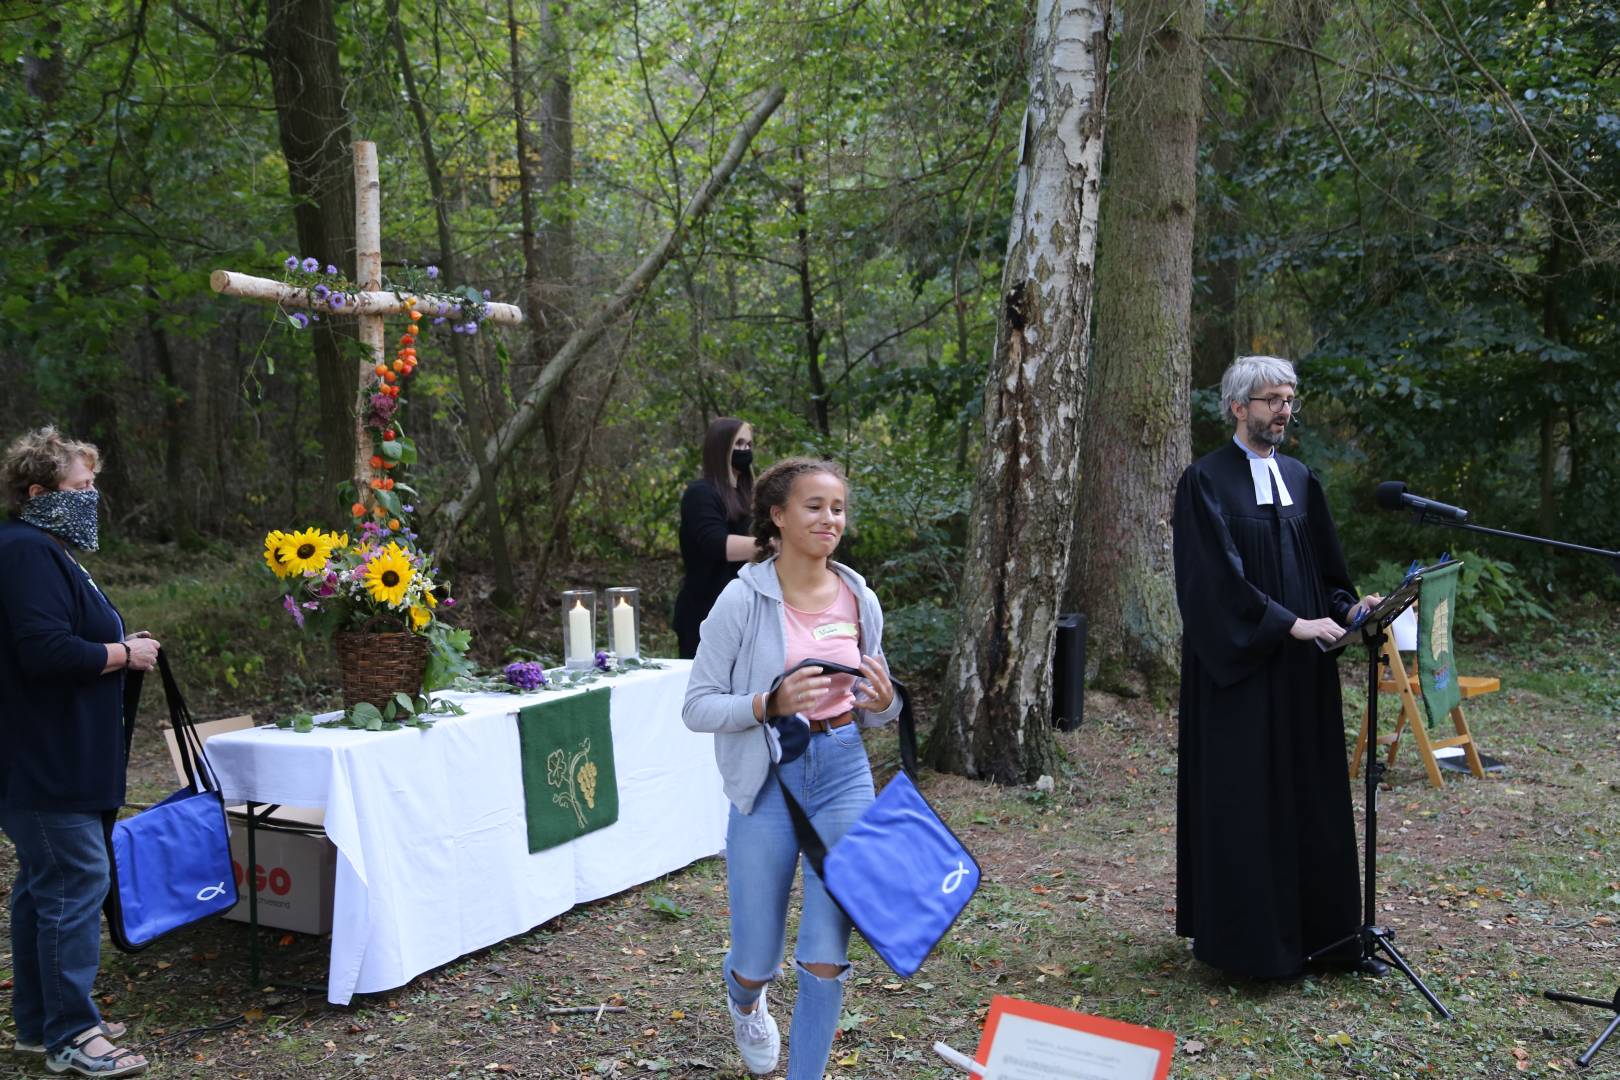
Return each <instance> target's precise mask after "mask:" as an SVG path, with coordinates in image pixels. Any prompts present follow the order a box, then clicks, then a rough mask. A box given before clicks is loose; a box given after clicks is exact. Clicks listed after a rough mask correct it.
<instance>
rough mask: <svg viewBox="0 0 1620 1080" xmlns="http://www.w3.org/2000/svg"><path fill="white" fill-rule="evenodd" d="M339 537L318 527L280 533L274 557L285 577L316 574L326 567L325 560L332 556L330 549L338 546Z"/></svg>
mask: <svg viewBox="0 0 1620 1080" xmlns="http://www.w3.org/2000/svg"><path fill="white" fill-rule="evenodd" d="M339 539H340V538H339V537H338V536H336V535H334V534H332V533H323V532H321V531H320V530H319V529H305V530H304V531H303V532H296V533H282V534H281V536H280V540H279V542H278V543H277V545H276V558H277V559H278V560H280V562H281V564H282V566H283V567H285V568H286V575H285V576H287V577H291V576H292V575H294V574H303V575H305V576H306V577H307V576H309V575H310V574H318V573H320V572H321V571H322V570H325V569H326V560H328V559H330V558H331V557H332V549H333V548H335V547H337V546H338V540H339ZM343 539H346V538H343ZM267 558H268V556H267ZM272 569H274V567H272Z"/></svg>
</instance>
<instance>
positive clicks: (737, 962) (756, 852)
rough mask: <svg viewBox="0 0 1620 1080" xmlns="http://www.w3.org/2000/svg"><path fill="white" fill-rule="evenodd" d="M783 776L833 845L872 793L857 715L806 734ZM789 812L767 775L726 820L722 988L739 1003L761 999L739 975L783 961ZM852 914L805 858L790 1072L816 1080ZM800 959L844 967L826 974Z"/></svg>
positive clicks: (790, 869)
mask: <svg viewBox="0 0 1620 1080" xmlns="http://www.w3.org/2000/svg"><path fill="white" fill-rule="evenodd" d="M778 768H779V770H780V772H781V775H782V780H783V782H784V783H786V784H787V786H788V790H790V791H792V792H793V797H794V798H795V799H797V800H798V802H799V805H800V806H802V807H804V810H805V812H806V813H807V814H808V815H809V816H810V821H811V824H813V825H814V826H815V828H816V832H817V833H818V834H819V835H820V836H821V838H822V840H823V841H824V842H825V843H826V844H827V846H828V847H829V848H830V847H832V845H833V844H835V843H837V842H838V840H839V839H840V838H841V837H842V836H843V835H844V833H845V832H846V831H847V830H848V829H849V827H850V826H851V825H853V824H854V823H855V820H856V819H857V818H859V817H860V816H861V812H862V811H863V810H865V809H866V807H867V806H868V805H869V804H870V803H871V802H872V798H873V793H872V769H871V766H870V765H868V764H867V761H866V747H865V746H864V745H863V744H862V742H861V734H860V728H859V727H858V726H857V725H855V724H847V725H845V726H844V727H840V728H834V729H833V730H831V731H828V732H823V733H821V734H815V735H811V736H810V745H809V748H808V749H806V750H805V752H804V753H803V754H802V755H801V756H800V757H798V758H797V759H795V760H793V761H790V762H788V763H787V764H786V765H781V766H778ZM800 861H801V860H800V857H799V841H798V837H797V836H795V835H794V832H793V819H792V818H790V817H789V816H788V809H787V803H786V802H785V801H783V799H782V792H781V789H780V788H778V787H777V784H776V780H775V779H774V778H769V777H768V778H767V779H766V781H765V786H764V787H763V788H761V789H760V792H759V797H758V798H757V799H755V800H754V811H753V813H751V814H744V813H741V812H740V811H738V809H737V808H736V807H735V806H733V807H732V808H731V819H730V822H729V823H728V825H727V828H726V887H727V890H728V892H729V894H730V900H731V951H730V952H729V953H727V954H726V961H725V980H726V990H727V992H728V993H729V994H730V995H731V1000H733V1001H735V1002H736V1003H737V1004H738V1006H742V1007H746V1006H748V1005H750V1004H752V1003H753V1002H755V1001H757V1000H759V996H760V993H761V991H760V990H758V989H750V988H749V987H746V986H743V985H742V984H741V983H739V982H738V981H737V976H738V975H741V976H742V977H743V978H745V979H750V980H753V981H755V982H760V981H765V980H773V979H775V978H776V976H777V975H778V974H780V972H781V969H782V952H783V949H784V947H785V946H786V943H787V909H788V895H789V893H791V892H792V889H793V876H794V873H795V872H796V870H797V869H798V864H799V862H800ZM850 929H851V928H850V923H849V919H848V918H846V917H845V915H844V913H843V911H842V910H840V909H839V907H838V905H837V904H836V903H834V902H833V899H832V897H831V896H829V895H828V894H827V890H826V888H825V887H824V886H823V885H822V883H821V879H820V878H819V877H817V876H816V873H815V871H813V870H811V869H810V864H809V863H808V862H806V863H805V864H804V911H803V913H802V914H801V915H800V917H799V940H798V943H797V945H796V946H795V948H794V959H795V960H796V961H797V964H796V967H797V971H798V991H799V992H798V1000H797V1002H796V1003H795V1005H794V1009H793V1027H792V1029H791V1031H790V1033H789V1035H788V1071H787V1078H788V1080H821V1077H822V1074H823V1072H824V1071H825V1069H826V1067H827V1056H828V1053H829V1052H830V1051H831V1049H832V1040H833V1033H834V1032H835V1031H836V1030H837V1028H838V1015H839V1012H840V1011H841V1010H842V1008H843V1003H844V982H845V981H846V980H847V979H848V978H849V932H850ZM806 964H832V965H836V966H839V967H841V968H842V971H841V972H840V974H839V975H838V977H836V978H832V979H824V978H821V977H820V976H818V975H815V974H813V973H812V972H810V971H807V970H805V965H806Z"/></svg>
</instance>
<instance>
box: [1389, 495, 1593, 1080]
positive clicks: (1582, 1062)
mask: <svg viewBox="0 0 1620 1080" xmlns="http://www.w3.org/2000/svg"><path fill="white" fill-rule="evenodd" d="M1412 521H1413V522H1414V523H1415V524H1418V525H1444V526H1445V527H1446V528H1448V529H1461V530H1463V531H1464V532H1477V533H1484V534H1485V535H1487V536H1502V537H1506V538H1507V539H1509V540H1522V541H1524V542H1525V543H1530V544H1541V545H1542V546H1544V547H1550V548H1555V549H1557V550H1559V551H1575V552H1579V553H1581V554H1583V555H1596V556H1598V557H1599V558H1602V559H1607V560H1609V566H1610V568H1611V569H1613V570H1614V572H1615V573H1617V574H1620V551H1608V550H1605V549H1604V548H1595V547H1587V546H1586V545H1584V544H1571V543H1567V542H1565V541H1563V540H1550V539H1548V538H1547V537H1544V536H1527V535H1525V534H1524V533H1516V532H1508V531H1507V530H1506V529H1490V528H1486V527H1485V526H1483V525H1469V524H1467V523H1466V522H1462V521H1456V520H1453V519H1450V518H1447V517H1444V516H1442V515H1437V514H1432V513H1428V512H1426V511H1423V510H1417V511H1414V512H1413V514H1412ZM1369 745H1372V744H1369ZM1375 756H1376V755H1375ZM1370 760H1371V758H1369V761H1370ZM1369 775H1370V770H1369ZM1542 997H1545V998H1546V999H1547V1000H1548V1001H1566V1002H1569V1003H1570V1004H1572V1005H1588V1006H1591V1007H1592V1008H1594V1009H1608V1010H1609V1011H1611V1012H1613V1013H1614V1018H1613V1019H1612V1020H1610V1021H1609V1026H1608V1027H1606V1028H1604V1029H1603V1034H1601V1035H1599V1036H1598V1037H1597V1038H1596V1039H1595V1040H1594V1041H1593V1042H1592V1045H1590V1046H1588V1047H1587V1048H1586V1051H1585V1053H1583V1054H1581V1056H1580V1057H1578V1058H1576V1059H1575V1064H1577V1065H1579V1066H1580V1067H1581V1068H1583V1069H1584V1068H1586V1067H1587V1066H1588V1065H1590V1064H1592V1059H1593V1058H1595V1057H1596V1056H1597V1052H1598V1051H1599V1050H1601V1049H1603V1044H1604V1043H1606V1042H1608V1041H1609V1036H1611V1035H1613V1034H1614V1033H1615V1032H1616V1031H1620V987H1617V988H1616V989H1615V992H1614V997H1613V998H1612V999H1610V1000H1609V1001H1603V1000H1601V999H1599V998H1589V997H1582V996H1581V995H1579V994H1566V993H1564V992H1563V991H1561V990H1544V991H1542Z"/></svg>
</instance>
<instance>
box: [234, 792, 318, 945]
mask: <svg viewBox="0 0 1620 1080" xmlns="http://www.w3.org/2000/svg"><path fill="white" fill-rule="evenodd" d="M254 833H255V835H254V838H253V846H254V854H255V855H257V856H258V858H257V864H256V865H255V866H254V868H253V874H252V880H251V881H249V875H248V873H247V865H248V857H247V841H248V837H247V822H246V820H245V819H244V817H243V816H242V815H237V814H232V815H231V868H232V869H233V870H234V871H235V872H236V888H237V892H238V893H239V894H240V895H241V897H242V898H241V899H240V900H239V901H237V904H236V906H235V907H233V908H231V910H230V911H227V912H226V913H225V917H226V918H227V919H235V920H236V921H237V922H247V921H248V888H249V887H250V885H251V886H252V887H254V888H256V889H257V891H258V894H259V925H260V926H274V927H277V928H278V929H282V930H295V931H297V932H298V933H301V934H329V933H331V932H332V884H333V882H334V881H335V880H336V879H337V848H336V847H334V846H333V845H332V841H330V840H328V839H327V838H326V834H325V833H323V832H307V831H304V830H303V829H288V828H284V827H278V826H277V825H275V824H274V823H273V822H266V823H262V824H259V825H258V826H257V827H256V828H255V829H254Z"/></svg>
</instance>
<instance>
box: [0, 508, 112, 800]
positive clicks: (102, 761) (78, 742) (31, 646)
mask: <svg viewBox="0 0 1620 1080" xmlns="http://www.w3.org/2000/svg"><path fill="white" fill-rule="evenodd" d="M122 630H123V623H122V621H121V620H120V619H119V616H118V612H117V611H116V610H115V609H114V608H113V606H112V603H111V602H110V601H109V600H108V599H107V598H106V597H105V596H103V595H102V594H101V592H100V591H99V590H98V589H97V588H96V587H95V585H94V584H93V583H92V582H91V580H90V575H89V574H88V573H87V572H86V571H85V570H84V568H83V567H81V566H80V565H79V564H78V563H77V562H75V561H74V559H73V557H72V556H71V555H69V554H68V553H67V552H66V551H64V550H63V549H62V546H61V545H60V544H58V543H57V542H56V541H55V540H54V539H52V538H51V536H50V534H49V533H46V532H44V531H43V530H40V529H37V528H35V527H34V526H32V525H28V524H25V523H23V522H20V521H7V522H0V804H3V805H5V806H8V807H11V808H14V809H29V810H54V811H74V812H80V813H87V812H95V811H101V810H112V809H116V808H117V807H119V806H122V805H123V802H124V768H125V761H124V701H123V699H124V673H123V672H122V671H116V672H113V673H111V674H107V675H103V674H102V673H101V669H102V668H104V667H106V666H107V650H106V648H105V647H104V643H107V642H113V641H119V640H121V638H122V637H123V634H122Z"/></svg>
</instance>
